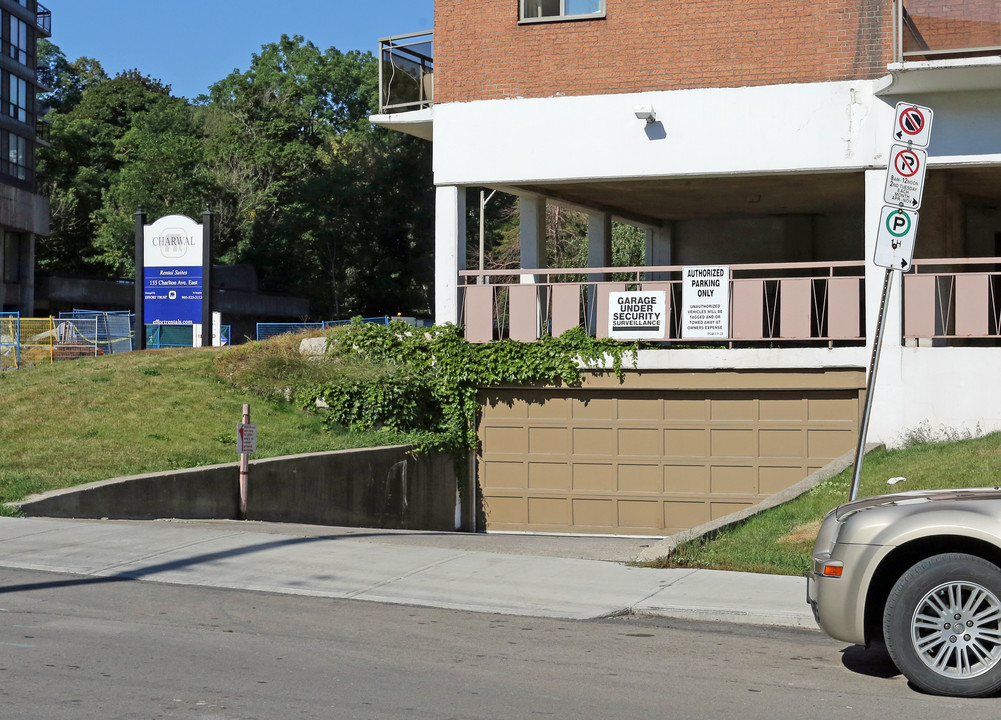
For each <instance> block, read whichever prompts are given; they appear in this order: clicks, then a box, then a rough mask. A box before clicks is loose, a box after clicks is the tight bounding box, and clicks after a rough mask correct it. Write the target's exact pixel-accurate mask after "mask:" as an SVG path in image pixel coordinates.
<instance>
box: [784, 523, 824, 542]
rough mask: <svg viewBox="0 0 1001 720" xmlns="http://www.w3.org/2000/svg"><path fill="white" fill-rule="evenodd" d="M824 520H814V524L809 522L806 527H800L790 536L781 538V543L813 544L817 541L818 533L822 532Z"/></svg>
mask: <svg viewBox="0 0 1001 720" xmlns="http://www.w3.org/2000/svg"><path fill="white" fill-rule="evenodd" d="M822 522H823V520H814V521H813V522H808V523H806V524H805V525H800V526H799V527H797V528H795V529H794V530H793V531H792V532H791V533H789V534H788V535H783V536H782V537H780V538H779V542H784V543H801V542H813V541H814V540H816V539H817V533H818V532H820V524H821V523H822Z"/></svg>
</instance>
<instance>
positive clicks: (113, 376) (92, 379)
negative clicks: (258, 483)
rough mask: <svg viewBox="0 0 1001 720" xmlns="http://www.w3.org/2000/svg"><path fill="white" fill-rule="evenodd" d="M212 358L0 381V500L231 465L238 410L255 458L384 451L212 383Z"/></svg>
mask: <svg viewBox="0 0 1001 720" xmlns="http://www.w3.org/2000/svg"><path fill="white" fill-rule="evenodd" d="M217 352H218V351H216V350H213V349H210V348H207V349H204V350H201V349H175V350H148V351H144V352H132V353H124V354H121V355H112V356H106V357H99V358H88V359H81V360H73V361H66V362H58V363H55V364H50V365H39V366H36V367H29V368H24V369H21V370H15V371H8V372H4V373H0V502H10V501H12V500H19V499H21V498H23V497H24V496H26V495H28V494H31V493H36V492H43V491H46V490H51V489H55V488H64V487H69V486H72V485H79V484H81V483H86V482H91V481H94V480H104V479H107V478H111V477H119V476H122V475H133V474H138V473H145V472H155V471H159V470H172V469H175V468H188V467H195V466H199V465H211V464H215V463H226V462H235V461H237V460H239V455H238V454H237V452H236V426H237V424H238V423H239V422H240V419H241V411H242V407H243V404H244V403H249V404H250V409H251V422H253V423H255V424H256V425H257V438H258V439H257V447H258V453H257V455H255V456H254V457H258V458H261V457H273V456H276V455H289V454H294V453H304V452H316V451H321V450H340V449H345V448H353V447H372V446H376V445H390V444H395V443H396V442H399V441H400V438H398V437H397V436H394V435H391V434H389V433H375V432H373V433H350V434H349V433H346V432H344V433H337V432H333V433H332V432H330V431H328V430H327V429H325V428H324V427H323V425H322V423H321V421H320V418H319V417H318V416H316V415H311V414H309V413H305V412H302V411H300V410H297V409H296V408H294V407H292V406H291V405H289V404H287V403H282V402H269V401H265V400H262V399H260V398H259V397H256V396H254V395H252V394H251V393H250V392H241V391H239V390H236V389H234V388H233V387H231V386H229V385H226V384H224V383H222V382H220V381H219V380H218V379H216V377H215V376H214V375H213V358H214V357H215V355H216V354H217Z"/></svg>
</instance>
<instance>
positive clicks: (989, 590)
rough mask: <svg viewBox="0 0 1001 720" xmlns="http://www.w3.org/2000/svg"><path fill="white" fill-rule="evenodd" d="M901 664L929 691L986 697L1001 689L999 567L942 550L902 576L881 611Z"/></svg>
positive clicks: (890, 646)
mask: <svg viewBox="0 0 1001 720" xmlns="http://www.w3.org/2000/svg"><path fill="white" fill-rule="evenodd" d="M883 635H884V639H885V640H886V648H887V650H889V652H890V657H891V658H893V662H894V663H896V665H897V667H898V668H899V669H900V671H901V672H902V673H903V674H904V675H905V676H906V677H907V679H908V680H910V681H911V682H912V683H914V684H915V685H917V686H918V687H919V688H921V689H922V690H925V691H926V692H930V693H934V694H936V695H955V696H961V697H983V696H985V695H992V694H994V693H996V692H998V691H999V690H1001V568H999V567H998V566H997V565H994V564H992V563H989V562H987V561H986V560H983V559H982V558H979V557H975V556H973V555H965V554H961V553H944V554H942V555H935V556H933V557H930V558H927V559H925V560H922V561H921V562H919V563H917V564H916V565H915V566H914V567H912V568H910V569H909V570H908V571H907V572H905V573H904V574H903V576H901V578H900V579H899V580H898V581H897V583H896V585H894V586H893V589H892V590H891V591H890V596H889V598H888V599H887V601H886V607H885V609H884V612H883Z"/></svg>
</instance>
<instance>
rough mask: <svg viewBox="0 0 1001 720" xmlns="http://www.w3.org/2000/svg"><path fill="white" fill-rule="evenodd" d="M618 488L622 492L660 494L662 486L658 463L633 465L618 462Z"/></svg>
mask: <svg viewBox="0 0 1001 720" xmlns="http://www.w3.org/2000/svg"><path fill="white" fill-rule="evenodd" d="M618 476H619V482H618V490H619V492H623V493H651V494H658V495H659V494H660V493H661V492H663V490H664V487H663V483H662V482H661V469H660V465H634V464H629V463H619V465H618Z"/></svg>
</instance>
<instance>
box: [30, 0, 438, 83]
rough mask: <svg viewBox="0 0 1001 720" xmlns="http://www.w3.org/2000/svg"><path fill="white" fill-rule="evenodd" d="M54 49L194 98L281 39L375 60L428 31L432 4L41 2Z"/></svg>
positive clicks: (377, 0)
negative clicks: (386, 48) (389, 41)
mask: <svg viewBox="0 0 1001 720" xmlns="http://www.w3.org/2000/svg"><path fill="white" fill-rule="evenodd" d="M41 2H42V4H43V5H45V6H46V7H47V8H49V10H51V11H52V37H51V38H50V39H51V40H52V42H54V43H55V44H56V45H58V46H59V47H60V48H61V49H62V51H63V52H64V53H65V54H66V57H67V58H69V59H70V60H75V59H76V58H78V57H80V56H82V55H86V56H88V57H93V58H97V59H98V60H99V61H100V62H101V65H102V66H103V67H104V70H105V72H107V73H108V74H109V75H114V74H115V73H117V72H120V71H122V70H128V69H131V68H138V69H139V70H140V71H142V72H143V73H145V74H146V75H151V76H152V77H154V78H157V79H159V80H161V81H163V82H164V83H167V84H169V85H170V86H171V87H172V88H173V92H174V94H175V95H180V96H184V97H188V98H193V97H196V96H197V95H199V94H201V93H204V92H205V91H206V90H207V89H208V86H209V85H211V84H212V83H214V82H216V81H217V80H221V79H222V78H223V77H225V76H226V75H228V74H229V73H230V72H232V71H233V70H234V69H239V70H241V71H243V70H246V69H247V67H248V66H249V64H250V56H251V54H252V53H255V52H257V51H258V50H259V49H260V47H261V46H262V45H264V44H266V43H270V42H275V41H277V40H278V39H279V38H280V37H281V36H282V34H283V33H284V34H286V35H302V36H303V37H304V38H306V39H307V40H309V41H311V42H312V43H313V44H314V45H317V46H318V47H320V48H321V49H326V48H329V47H336V48H337V49H338V50H364V51H371V52H372V54H373V55H374V54H375V53H376V51H377V48H378V41H379V38H380V37H385V36H387V35H401V34H404V33H410V32H418V31H422V30H430V29H431V28H432V27H433V25H434V0H354V1H353V2H349V1H347V0H289V1H286V2H282V1H281V0H278V1H277V2H276V1H275V0H41Z"/></svg>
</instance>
